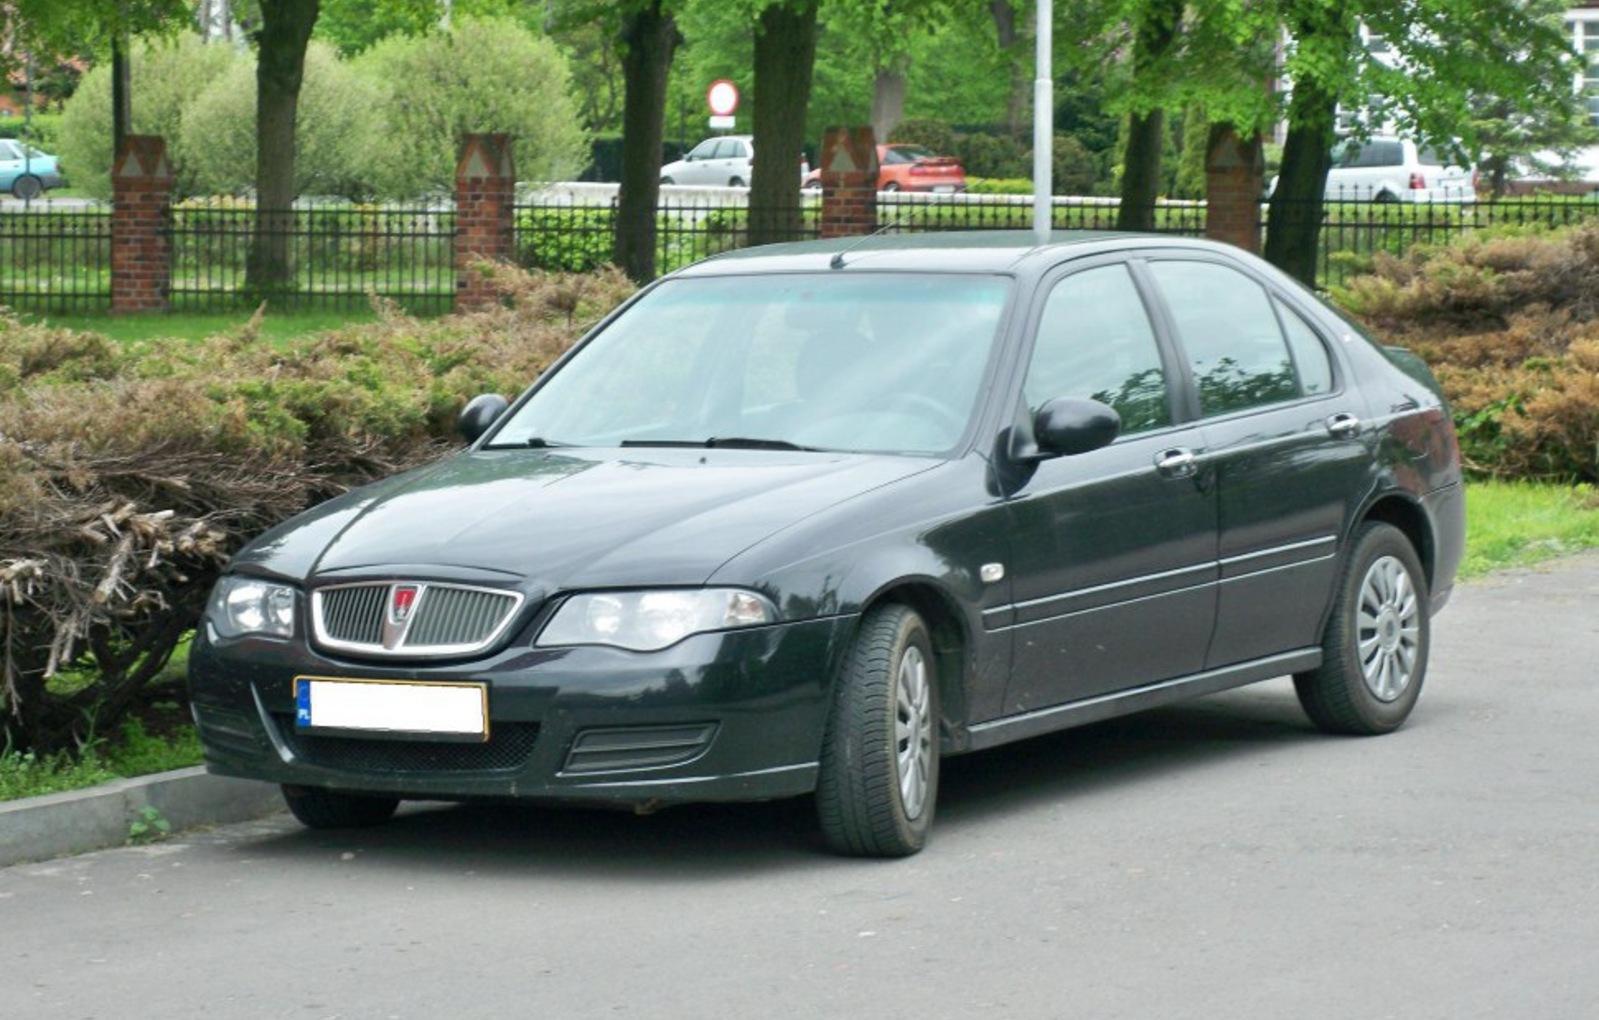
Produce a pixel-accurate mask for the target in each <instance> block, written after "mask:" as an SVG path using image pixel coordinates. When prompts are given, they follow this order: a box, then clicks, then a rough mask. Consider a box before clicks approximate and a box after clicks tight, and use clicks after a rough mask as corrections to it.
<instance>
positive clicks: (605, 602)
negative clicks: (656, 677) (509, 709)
mask: <svg viewBox="0 0 1599 1020" xmlns="http://www.w3.org/2000/svg"><path fill="white" fill-rule="evenodd" d="M776 619H777V610H776V609H774V608H773V607H772V604H771V603H770V602H768V601H767V600H766V598H765V597H764V596H761V595H757V594H756V593H755V592H752V591H742V590H739V589H737V588H705V589H684V590H674V589H665V590H661V591H615V592H611V591H608V592H592V593H588V594H583V595H574V596H572V597H571V598H569V599H567V600H566V601H565V602H564V603H562V605H561V608H560V609H558V610H556V611H555V616H554V617H552V618H551V619H550V622H549V623H547V624H545V625H544V629H543V630H542V631H541V632H540V633H539V636H538V640H537V641H536V642H535V643H536V644H538V645H539V646H540V647H544V648H550V647H556V646H561V645H611V646H613V647H616V648H626V649H629V650H631V651H635V652H654V651H659V650H660V649H662V648H666V647H668V646H670V645H675V644H677V643H678V642H679V641H681V640H683V639H684V638H686V637H688V636H689V635H690V634H701V633H704V632H706V631H715V630H732V629H734V628H737V627H758V626H760V625H762V624H767V623H771V622H773V621H774V620H776Z"/></svg>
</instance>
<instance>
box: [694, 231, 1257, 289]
mask: <svg viewBox="0 0 1599 1020" xmlns="http://www.w3.org/2000/svg"><path fill="white" fill-rule="evenodd" d="M1154 247H1160V248H1171V247H1191V248H1199V249H1202V250H1209V251H1216V250H1223V251H1229V252H1233V253H1238V252H1237V249H1231V248H1228V247H1226V246H1223V245H1219V244H1217V243H1216V242H1213V241H1203V240H1198V239H1195V238H1185V237H1173V236H1170V235H1155V234H1136V233H1120V232H1115V231H1098V230H1057V231H1055V232H1053V233H1052V234H1051V235H1050V238H1049V241H1048V242H1047V243H1045V244H1039V243H1038V241H1037V239H1036V238H1035V237H1034V235H1033V233H1032V231H1029V230H959V231H932V232H928V233H914V234H871V235H868V236H863V237H838V238H832V239H828V240H820V241H792V242H787V243H782V244H768V245H760V246H757V247H754V248H742V249H738V250H736V251H731V252H727V253H725V254H722V255H718V256H715V257H713V258H709V259H705V260H703V261H700V262H697V263H695V264H694V265H692V266H688V267H687V268H684V269H682V270H679V271H678V272H677V273H676V274H674V275H676V276H680V277H681V276H719V275H726V274H730V273H738V274H744V273H750V274H753V273H769V272H815V271H819V270H824V269H834V270H836V269H844V268H864V269H872V270H884V271H893V270H898V271H918V272H928V271H933V272H940V271H941V272H956V271H962V272H1009V271H1012V270H1015V269H1017V268H1019V267H1020V266H1021V265H1022V264H1023V263H1024V262H1028V261H1032V260H1033V259H1035V258H1037V259H1040V260H1043V261H1047V262H1054V261H1057V260H1058V258H1059V256H1060V255H1062V254H1066V253H1067V252H1068V251H1069V252H1071V253H1072V254H1080V255H1091V254H1096V253H1099V252H1106V251H1120V250H1126V249H1129V248H1154Z"/></svg>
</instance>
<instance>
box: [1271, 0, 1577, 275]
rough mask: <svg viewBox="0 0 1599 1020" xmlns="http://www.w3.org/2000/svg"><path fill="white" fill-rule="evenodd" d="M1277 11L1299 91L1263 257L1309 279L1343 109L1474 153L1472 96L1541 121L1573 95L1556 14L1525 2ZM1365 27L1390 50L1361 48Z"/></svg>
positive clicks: (1373, 2) (1447, 1) (1300, 6)
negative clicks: (1488, 98) (1384, 53)
mask: <svg viewBox="0 0 1599 1020" xmlns="http://www.w3.org/2000/svg"><path fill="white" fill-rule="evenodd" d="M1278 10H1279V12H1280V14H1281V17H1282V19H1283V22H1284V24H1285V25H1286V26H1287V28H1288V32H1289V35H1290V37H1291V43H1290V46H1289V48H1288V57H1287V61H1286V65H1285V68H1284V70H1285V72H1286V75H1287V77H1288V78H1289V80H1290V81H1291V82H1292V90H1293V91H1292V95H1291V97H1290V99H1289V104H1288V135H1287V138H1286V140H1285V141H1284V144H1283V158H1282V169H1281V171H1280V173H1279V175H1278V183H1277V188H1276V190H1275V191H1274V192H1273V193H1272V198H1271V206H1270V210H1269V213H1268V215H1269V218H1270V222H1271V224H1272V229H1271V230H1270V231H1269V232H1268V233H1267V235H1266V257H1267V258H1268V259H1269V260H1271V261H1272V262H1273V263H1275V264H1276V265H1277V266H1279V267H1280V268H1282V269H1284V270H1286V271H1287V272H1289V273H1291V274H1293V275H1294V276H1296V277H1298V278H1299V279H1301V280H1306V281H1309V280H1313V279H1314V278H1315V272H1316V254H1317V242H1318V240H1319V237H1320V231H1321V212H1322V194H1323V191H1324V188H1325V183H1326V179H1327V173H1328V171H1329V169H1330V168H1331V154H1330V153H1331V148H1332V145H1333V141H1334V139H1335V138H1336V135H1337V115H1338V111H1339V110H1340V109H1344V110H1352V111H1359V112H1361V113H1362V114H1363V115H1364V118H1365V119H1364V123H1365V124H1369V125H1379V124H1391V125H1393V126H1395V127H1396V128H1397V129H1398V130H1400V131H1401V132H1402V133H1405V134H1409V135H1413V136H1416V137H1419V138H1422V139H1434V140H1438V141H1443V142H1450V141H1455V140H1458V142H1459V144H1460V145H1461V146H1462V147H1463V148H1464V149H1465V150H1466V151H1468V152H1469V151H1474V150H1476V149H1477V148H1478V146H1479V144H1480V142H1481V138H1480V137H1479V136H1478V134H1477V131H1478V130H1479V129H1478V126H1477V124H1476V122H1475V121H1474V119H1473V117H1472V104H1473V102H1474V97H1480V96H1482V95H1493V96H1497V97H1500V98H1501V99H1502V100H1503V102H1504V103H1505V104H1506V105H1505V109H1506V110H1507V111H1509V112H1510V113H1511V114H1512V115H1526V116H1529V117H1534V118H1538V117H1543V116H1544V115H1545V114H1546V111H1548V110H1551V109H1558V108H1559V107H1560V106H1561V105H1563V104H1566V103H1569V101H1570V91H1571V82H1572V65H1571V62H1572V60H1573V59H1574V55H1573V54H1572V53H1571V51H1570V47H1569V44H1568V43H1567V41H1566V39H1565V36H1564V34H1563V32H1562V31H1561V28H1560V25H1559V24H1558V22H1551V21H1550V20H1548V19H1547V18H1546V17H1544V16H1541V15H1540V14H1539V12H1538V11H1537V10H1536V9H1533V8H1529V7H1528V6H1527V5H1526V4H1525V3H1524V2H1523V0H1414V2H1412V3H1407V4H1387V3H1384V2H1379V0H1361V2H1359V3H1355V4H1350V5H1332V4H1327V3H1325V2H1324V0H1278ZM1361 24H1364V25H1365V26H1366V28H1367V30H1368V31H1369V32H1373V33H1376V34H1378V35H1380V36H1381V37H1382V38H1383V39H1384V40H1385V42H1386V43H1387V46H1388V48H1389V50H1390V51H1391V53H1390V55H1389V56H1387V57H1384V58H1382V59H1379V58H1378V57H1377V56H1376V55H1374V54H1372V53H1370V52H1368V51H1367V50H1366V48H1365V47H1364V46H1362V45H1361V43H1360V36H1359V26H1360V25H1361Z"/></svg>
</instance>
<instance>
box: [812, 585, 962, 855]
mask: <svg viewBox="0 0 1599 1020" xmlns="http://www.w3.org/2000/svg"><path fill="white" fill-rule="evenodd" d="M937 720H938V686H937V677H936V672H935V667H934V660H933V645H932V641H931V639H930V638H929V637H928V633H927V625H926V624H924V623H923V622H922V618H921V617H920V616H918V615H917V614H916V612H915V611H914V610H912V609H910V608H909V607H907V606H902V605H886V606H882V607H880V608H878V609H874V610H873V611H872V612H870V613H869V614H867V616H866V619H865V620H864V621H863V622H862V624H861V630H860V633H859V634H857V635H856V638H855V642H854V644H853V645H852V646H851V648H850V651H849V656H848V659H847V661H846V662H845V664H844V672H843V675H842V676H841V677H840V678H839V683H838V689H837V691H836V693H835V695H834V700H833V709H832V715H831V718H830V719H829V721H828V726H827V735H826V737H825V738H824V740H823V745H822V758H821V773H820V775H819V777H818V779H817V786H816V807H817V816H818V818H819V819H820V821H821V826H822V834H823V835H824V836H825V837H826V839H827V842H828V845H829V846H831V847H832V848H833V849H834V850H836V851H838V852H839V853H844V854H851V855H854V856H860V857H904V856H907V855H909V854H913V853H915V852H916V851H918V850H920V849H921V848H922V846H923V845H924V844H925V843H926V841H927V832H928V829H929V828H930V827H931V826H932V822H933V808H934V804H935V802H936V800H937V797H938V732H937Z"/></svg>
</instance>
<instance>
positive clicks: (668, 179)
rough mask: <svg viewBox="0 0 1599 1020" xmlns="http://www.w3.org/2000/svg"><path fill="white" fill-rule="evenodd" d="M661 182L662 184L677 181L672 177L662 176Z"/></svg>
mask: <svg viewBox="0 0 1599 1020" xmlns="http://www.w3.org/2000/svg"><path fill="white" fill-rule="evenodd" d="M661 183H662V184H676V183H677V182H676V181H674V180H672V179H671V178H670V177H662V178H661Z"/></svg>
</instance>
